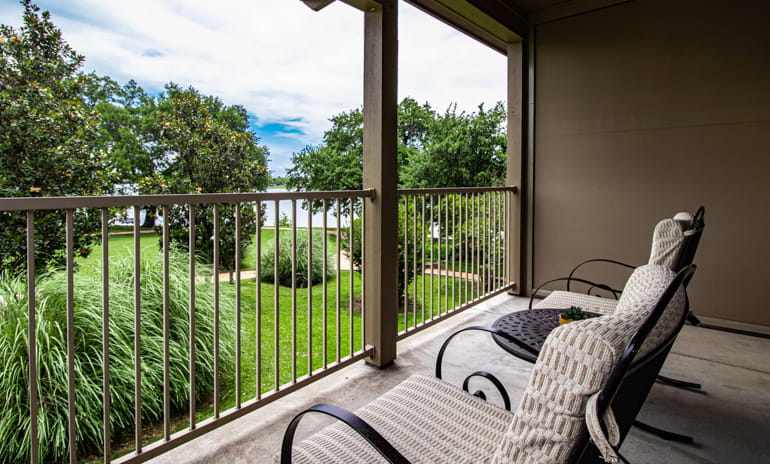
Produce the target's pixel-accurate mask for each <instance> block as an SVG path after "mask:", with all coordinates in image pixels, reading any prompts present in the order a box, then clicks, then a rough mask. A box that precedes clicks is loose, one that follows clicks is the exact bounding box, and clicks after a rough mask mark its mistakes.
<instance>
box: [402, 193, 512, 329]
mask: <svg viewBox="0 0 770 464" xmlns="http://www.w3.org/2000/svg"><path fill="white" fill-rule="evenodd" d="M515 191H516V190H515V188H514V187H475V188H448V189H402V190H399V196H400V198H399V202H400V204H399V216H400V217H399V222H400V224H399V237H400V239H401V243H400V244H399V248H400V250H399V254H400V257H401V260H400V263H401V266H402V269H401V270H400V276H399V289H401V290H402V296H401V300H402V303H401V308H400V310H401V314H400V315H399V338H403V337H405V336H407V335H409V334H410V333H412V332H413V331H415V330H416V329H420V328H422V327H424V326H426V325H428V324H430V323H432V322H435V321H437V320H440V319H442V318H444V317H447V316H451V315H452V314H454V313H456V312H457V311H460V310H462V309H465V308H467V307H469V306H472V305H475V304H477V303H479V302H480V301H482V300H484V299H487V298H489V297H492V296H494V295H496V294H498V293H500V292H503V291H505V290H508V289H510V288H511V287H512V285H511V282H510V279H509V278H508V277H506V276H507V269H508V259H509V253H508V250H510V244H509V243H508V238H509V237H510V234H509V232H508V224H509V222H510V221H508V211H509V206H510V205H511V201H512V195H514V194H515Z"/></svg>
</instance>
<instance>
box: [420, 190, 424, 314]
mask: <svg viewBox="0 0 770 464" xmlns="http://www.w3.org/2000/svg"><path fill="white" fill-rule="evenodd" d="M420 204H421V206H422V213H421V214H420V242H421V243H422V255H421V259H420V263H421V264H420V276H421V277H420V288H421V290H422V299H421V300H420V322H425V195H420Z"/></svg>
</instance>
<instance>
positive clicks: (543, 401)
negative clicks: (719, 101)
mask: <svg viewBox="0 0 770 464" xmlns="http://www.w3.org/2000/svg"><path fill="white" fill-rule="evenodd" d="M693 271H694V266H691V267H688V268H686V269H685V270H683V271H682V272H680V273H679V274H677V275H676V276H674V272H673V271H671V270H670V269H669V268H667V267H665V266H659V265H646V266H642V267H640V268H638V269H637V270H635V271H634V273H633V274H632V276H631V278H630V279H629V280H628V283H627V284H626V287H625V289H624V291H623V294H622V296H621V298H620V301H619V302H618V307H617V309H616V311H615V313H614V314H613V315H610V316H605V317H599V318H593V319H588V320H584V321H579V322H575V323H571V324H567V325H564V326H561V327H558V328H556V329H554V330H553V331H552V332H551V334H550V335H549V336H548V338H547V340H546V342H545V345H544V346H543V350H542V351H541V354H540V357H539V358H538V359H537V363H536V364H535V367H534V370H533V372H532V375H531V377H530V380H529V385H528V387H527V389H526V391H525V392H524V395H523V397H522V400H521V403H520V405H519V407H518V409H517V410H516V412H510V411H508V410H506V409H503V408H500V407H497V406H494V405H492V404H489V403H487V402H485V401H483V400H481V399H480V398H478V397H476V396H474V395H471V394H469V393H467V392H465V391H463V390H462V389H460V388H457V387H454V386H452V385H450V384H448V383H446V382H444V381H442V380H439V379H437V378H432V377H426V376H413V377H410V378H409V379H407V380H406V381H404V382H403V383H401V384H400V385H399V386H397V387H396V388H394V389H393V390H391V391H390V392H388V393H386V394H385V395H383V396H381V397H380V398H378V399H377V400H375V401H374V402H372V403H370V404H369V405H367V406H365V407H363V408H362V409H360V410H358V411H357V412H356V414H353V413H350V412H347V411H345V410H342V409H340V408H336V407H333V406H329V405H318V406H315V407H313V408H311V409H309V410H307V411H304V412H303V413H301V414H299V415H298V416H296V417H295V418H294V419H293V420H292V422H291V423H290V424H289V427H288V429H287V432H286V434H285V435H284V441H283V447H282V454H281V463H282V464H289V463H291V462H295V463H345V464H349V463H362V464H363V463H367V464H368V463H377V462H393V463H409V462H413V463H485V462H489V463H564V462H567V463H576V462H581V463H583V462H599V456H600V455H601V456H603V458H604V459H605V460H607V461H609V462H617V459H618V454H617V449H618V448H619V446H620V444H621V443H622V440H623V438H624V437H625V435H626V433H627V432H628V429H629V427H630V426H631V422H632V421H633V419H634V417H635V416H636V414H637V412H638V411H639V409H640V408H641V405H642V403H643V402H644V400H645V398H646V396H647V392H648V391H649V389H650V386H651V385H652V383H653V382H654V378H655V375H656V374H657V372H658V371H659V370H660V366H661V365H662V364H663V361H664V360H665V358H666V356H667V354H668V351H669V350H670V348H671V344H672V343H673V341H674V339H675V337H676V335H677V333H678V332H679V329H680V328H681V327H682V325H683V323H684V319H685V314H686V311H685V309H684V308H685V302H684V301H685V298H684V291H683V289H682V288H681V287H682V283H683V281H684V280H685V279H687V278H688V277H689V276H690V275H691V273H692V272H693ZM632 361H633V365H632V364H631V363H632ZM629 366H631V369H629ZM610 406H611V407H610ZM308 412H320V413H323V414H327V415H330V416H332V417H335V418H337V419H339V420H340V422H338V423H335V424H333V425H331V426H328V427H327V428H325V429H323V430H322V431H320V432H319V433H317V434H315V435H313V436H312V437H310V438H309V439H307V440H305V441H303V442H301V443H300V444H299V445H297V446H293V444H292V441H293V436H294V432H295V430H296V427H297V424H298V423H299V421H300V419H301V418H302V417H304V415H305V414H306V413H308ZM613 412H614V414H613ZM605 431H606V434H605ZM589 438H590V439H589ZM292 451H293V452H292Z"/></svg>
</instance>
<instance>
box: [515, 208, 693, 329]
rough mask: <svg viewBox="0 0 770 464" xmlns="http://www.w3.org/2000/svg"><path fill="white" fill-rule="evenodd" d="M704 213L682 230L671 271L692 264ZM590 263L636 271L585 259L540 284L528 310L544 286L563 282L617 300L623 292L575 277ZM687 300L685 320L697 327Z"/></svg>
mask: <svg viewBox="0 0 770 464" xmlns="http://www.w3.org/2000/svg"><path fill="white" fill-rule="evenodd" d="M705 213H706V209H705V208H704V207H703V206H700V207H699V208H698V210H697V211H696V212H695V214H694V215H693V217H692V219H691V220H690V223H689V224H688V225H687V227H686V228H685V230H684V235H685V238H684V242H683V243H682V249H681V250H680V251H679V254H678V255H677V258H676V260H675V262H674V266H673V268H672V269H673V271H674V272H679V271H681V270H682V269H684V268H685V267H687V266H689V265H690V264H692V263H693V261H694V260H695V253H696V251H697V250H698V244H699V243H700V238H701V235H702V234H703V229H704V227H705V225H706V223H705V221H704V216H705ZM590 263H609V264H615V265H617V266H621V267H625V268H627V269H636V268H637V267H638V266H634V265H632V264H628V263H624V262H621V261H616V260H614V259H606V258H592V259H587V260H585V261H583V262H581V263H579V264H578V265H577V266H575V267H574V268H572V271H570V273H569V276H567V277H557V278H555V279H551V280H548V281H546V282H543V283H542V284H540V285H539V286H538V287H537V288H536V289H535V290H534V291H533V292H532V295H531V296H530V298H529V306H528V308H529V309H532V304H533V303H534V299H535V296H536V295H537V294H538V293H539V292H540V290H542V289H543V287H545V286H546V285H549V284H552V283H554V282H564V281H566V283H567V291H568V292H569V291H572V289H571V284H572V283H573V282H579V283H582V284H585V285H588V286H589V287H588V290H587V291H586V294H587V295H590V294H591V291H592V290H594V289H599V290H604V291H607V292H609V293H612V296H613V297H614V298H615V299H616V300H617V299H618V297H619V296H620V294H621V293H622V292H623V290H621V289H617V288H613V287H611V286H609V285H607V284H603V283H598V282H594V281H591V280H588V279H584V278H580V277H576V276H575V274H576V273H577V271H578V270H579V269H580V268H581V267H583V266H584V265H586V264H590ZM689 283H690V279H688V280H687V281H686V282H685V283H684V285H685V290H686V289H687V285H688V284H689ZM689 306H690V305H689V300H688V301H687V309H688V313H687V320H688V321H690V322H691V323H692V324H693V325H699V324H700V321H699V320H698V318H697V317H695V315H694V314H693V313H692V311H690V310H689Z"/></svg>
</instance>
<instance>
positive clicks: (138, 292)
mask: <svg viewBox="0 0 770 464" xmlns="http://www.w3.org/2000/svg"><path fill="white" fill-rule="evenodd" d="M140 213H141V210H140V209H139V207H138V206H135V207H134V448H135V450H136V453H137V454H138V453H141V452H142V285H141V281H142V274H141V264H142V261H141V256H140V253H141V251H140V250H141V246H140V245H141V242H140V241H139V239H140V232H141V231H140V230H139V225H140V224H139V223H140V222H141V221H140V220H139V218H140Z"/></svg>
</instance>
